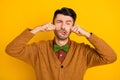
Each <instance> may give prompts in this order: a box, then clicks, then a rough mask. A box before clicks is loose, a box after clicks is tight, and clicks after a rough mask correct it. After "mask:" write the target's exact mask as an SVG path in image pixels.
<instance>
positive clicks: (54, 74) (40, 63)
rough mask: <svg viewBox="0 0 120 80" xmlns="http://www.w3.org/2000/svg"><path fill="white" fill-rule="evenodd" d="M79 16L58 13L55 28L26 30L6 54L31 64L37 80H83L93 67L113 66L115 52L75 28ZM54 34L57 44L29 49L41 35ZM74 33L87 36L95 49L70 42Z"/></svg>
mask: <svg viewBox="0 0 120 80" xmlns="http://www.w3.org/2000/svg"><path fill="white" fill-rule="evenodd" d="M75 20H76V13H75V12H74V11H73V10H72V9H70V8H61V9H60V10H56V11H55V13H54V17H53V24H51V23H48V24H45V25H42V26H38V27H36V28H35V29H33V30H30V29H26V30H25V31H24V32H23V33H22V34H20V35H19V36H18V37H17V38H15V39H14V40H13V41H12V42H11V43H10V44H9V45H8V46H7V48H6V52H7V53H8V54H9V55H11V56H13V57H16V58H18V59H21V60H23V61H25V62H27V63H29V64H31V65H32V66H33V68H34V70H35V73H36V77H37V80H83V76H84V73H85V72H86V70H87V69H88V68H90V67H93V66H97V65H103V64H108V63H112V62H114V61H115V60H116V54H115V52H114V50H113V49H112V48H111V47H110V46H109V45H108V44H107V43H105V42H104V41H103V40H102V39H101V38H99V37H97V36H96V35H95V34H93V33H90V32H87V31H86V30H84V29H82V28H81V27H80V26H75V25H74V24H75ZM50 30H53V31H54V34H55V37H54V40H48V41H40V42H38V43H33V44H29V45H27V43H28V41H29V40H30V39H31V38H32V37H33V36H34V35H35V34H37V33H38V32H47V31H50ZM71 32H74V33H76V34H77V35H78V36H84V37H86V39H87V40H88V41H89V42H90V43H91V44H92V45H93V46H94V48H92V47H90V46H89V45H87V44H84V43H76V42H75V41H72V40H70V38H69V36H70V34H71Z"/></svg>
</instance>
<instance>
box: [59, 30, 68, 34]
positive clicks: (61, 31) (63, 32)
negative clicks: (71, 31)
mask: <svg viewBox="0 0 120 80" xmlns="http://www.w3.org/2000/svg"><path fill="white" fill-rule="evenodd" d="M59 33H60V34H62V35H66V34H67V32H66V31H65V30H60V31H59Z"/></svg>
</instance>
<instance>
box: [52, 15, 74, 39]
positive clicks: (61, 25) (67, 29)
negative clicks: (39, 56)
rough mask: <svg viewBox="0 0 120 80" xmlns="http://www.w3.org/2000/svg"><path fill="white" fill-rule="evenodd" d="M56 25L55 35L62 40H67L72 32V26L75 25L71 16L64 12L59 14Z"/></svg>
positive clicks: (55, 21)
mask: <svg viewBox="0 0 120 80" xmlns="http://www.w3.org/2000/svg"><path fill="white" fill-rule="evenodd" d="M54 25H55V26H56V29H55V31H54V33H55V36H56V37H57V38H58V39H60V40H65V39H67V38H68V37H69V35H70V33H71V27H73V19H72V17H70V16H66V15H63V14H57V16H56V18H55V20H54Z"/></svg>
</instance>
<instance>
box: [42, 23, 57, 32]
mask: <svg viewBox="0 0 120 80" xmlns="http://www.w3.org/2000/svg"><path fill="white" fill-rule="evenodd" d="M51 30H55V25H53V24H51V23H48V24H45V25H42V26H41V27H40V31H43V32H47V31H51Z"/></svg>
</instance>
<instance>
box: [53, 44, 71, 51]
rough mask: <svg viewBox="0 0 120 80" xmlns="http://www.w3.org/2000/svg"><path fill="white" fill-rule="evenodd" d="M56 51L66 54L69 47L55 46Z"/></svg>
mask: <svg viewBox="0 0 120 80" xmlns="http://www.w3.org/2000/svg"><path fill="white" fill-rule="evenodd" d="M53 49H54V51H55V52H58V51H59V50H64V51H65V52H68V49H69V48H68V45H64V46H58V45H54V48H53Z"/></svg>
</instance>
